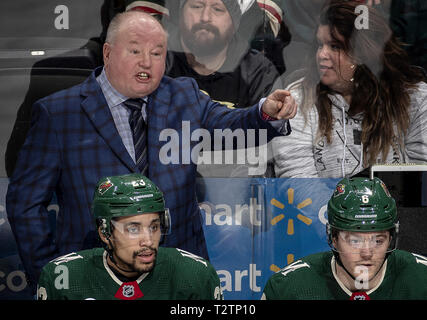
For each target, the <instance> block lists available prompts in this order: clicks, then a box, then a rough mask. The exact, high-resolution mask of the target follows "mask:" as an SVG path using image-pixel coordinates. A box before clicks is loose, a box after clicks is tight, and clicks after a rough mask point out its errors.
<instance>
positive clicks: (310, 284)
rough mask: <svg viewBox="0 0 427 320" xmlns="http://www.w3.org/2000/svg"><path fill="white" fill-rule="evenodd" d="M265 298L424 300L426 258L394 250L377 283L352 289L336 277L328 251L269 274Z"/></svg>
mask: <svg viewBox="0 0 427 320" xmlns="http://www.w3.org/2000/svg"><path fill="white" fill-rule="evenodd" d="M262 299H265V300H277V299H280V300H343V299H346V300H349V299H350V300H367V299H371V300H392V299H398V300H407V299H411V300H415V299H427V258H426V257H423V256H421V255H417V254H412V253H409V252H406V251H401V250H395V251H393V252H392V253H391V254H390V255H389V257H388V258H387V260H386V262H385V272H384V274H383V278H382V280H381V281H380V283H379V284H378V285H377V286H376V287H375V288H372V289H370V290H368V291H366V292H363V291H362V292H357V293H355V292H351V291H350V290H348V289H347V288H346V287H345V286H344V285H343V284H342V283H341V281H340V280H339V279H338V277H337V276H336V272H335V257H334V256H333V253H332V252H331V251H329V252H322V253H316V254H313V255H310V256H307V257H305V258H303V259H300V260H297V261H295V262H294V263H292V264H290V265H288V266H287V267H285V268H283V269H282V270H280V271H278V272H277V273H275V274H274V275H272V276H271V277H270V279H269V280H268V281H267V284H266V285H265V288H264V292H263V295H262Z"/></svg>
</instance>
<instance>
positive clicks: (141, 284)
mask: <svg viewBox="0 0 427 320" xmlns="http://www.w3.org/2000/svg"><path fill="white" fill-rule="evenodd" d="M92 211H93V214H94V216H95V220H96V223H97V227H98V232H99V236H100V238H101V240H102V241H103V243H104V244H105V249H104V248H94V249H89V250H84V251H79V252H75V253H74V252H73V253H70V254H67V255H65V256H62V257H59V258H56V259H55V260H53V261H51V262H49V263H48V264H47V265H46V266H45V267H44V268H43V271H42V273H41V276H40V280H39V283H38V290H37V295H38V299H43V300H44V299H55V300H57V299H70V300H83V299H97V300H98V299H100V300H110V299H123V300H134V299H152V300H153V299H162V300H166V299H168V300H169V299H170V300H175V299H203V300H210V299H222V293H221V289H220V281H219V278H218V275H217V273H216V271H215V269H214V268H213V266H212V265H211V264H210V263H209V262H208V261H206V260H204V259H203V258H201V257H198V256H195V255H194V254H191V253H189V252H186V251H183V250H180V249H176V248H165V247H159V243H160V241H161V239H162V237H163V236H165V235H166V234H167V233H168V230H169V227H170V217H169V211H168V210H167V209H166V208H165V202H164V198H163V194H162V192H161V191H160V190H159V189H158V188H157V186H155V185H154V183H153V182H151V181H150V180H149V179H148V178H146V177H145V176H142V175H140V174H128V175H123V176H113V177H106V178H104V179H101V180H100V181H99V183H98V185H97V187H96V190H95V195H94V200H93V205H92Z"/></svg>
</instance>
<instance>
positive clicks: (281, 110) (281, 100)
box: [261, 90, 298, 120]
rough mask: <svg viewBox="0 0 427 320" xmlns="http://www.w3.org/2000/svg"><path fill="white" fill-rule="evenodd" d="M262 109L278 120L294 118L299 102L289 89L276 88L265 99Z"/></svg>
mask: <svg viewBox="0 0 427 320" xmlns="http://www.w3.org/2000/svg"><path fill="white" fill-rule="evenodd" d="M261 109H262V111H263V112H264V113H266V114H268V115H269V116H270V117H272V118H275V119H277V120H282V119H292V118H293V117H295V115H296V113H297V109H298V108H297V104H296V102H295V99H294V98H293V97H292V96H291V93H290V92H289V91H287V90H275V91H274V92H273V93H271V94H270V95H269V96H268V97H267V99H266V100H265V101H264V103H263V104H262V107H261Z"/></svg>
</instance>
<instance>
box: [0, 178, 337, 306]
mask: <svg viewBox="0 0 427 320" xmlns="http://www.w3.org/2000/svg"><path fill="white" fill-rule="evenodd" d="M337 182H338V180H337V179H267V178H233V179H228V178H199V179H198V182H197V190H198V198H199V204H200V207H201V208H202V209H203V210H202V217H203V220H204V224H203V225H204V231H205V237H206V241H207V244H208V251H209V256H210V260H211V262H212V264H213V265H214V267H215V268H216V270H217V273H218V275H219V278H220V280H221V287H222V290H223V293H224V299H237V300H240V299H245V300H254V299H255V300H258V299H260V298H261V295H262V290H263V287H264V285H265V283H266V282H267V280H268V278H269V277H270V276H271V275H272V274H273V273H274V272H276V271H278V270H280V269H281V268H283V267H285V266H286V265H288V264H290V263H292V262H293V261H295V260H297V259H299V258H301V257H303V256H305V255H308V254H311V253H315V252H319V251H324V250H328V249H329V247H328V244H327V241H326V233H325V223H326V204H327V201H328V199H329V198H330V196H331V194H332V192H333V190H334V187H335V185H336V183H337ZM7 184H8V181H7V179H1V180H0V299H1V300H12V299H14V300H15V299H32V296H31V295H30V292H29V290H28V286H27V284H26V281H25V273H24V271H23V266H22V263H21V260H20V258H19V255H18V252H17V247H16V243H15V240H14V237H13V234H12V231H11V229H10V225H9V223H8V221H7V214H6V209H5V207H6V206H5V195H6V191H7ZM50 209H51V210H50V215H51V217H50V218H51V219H52V222H54V218H55V215H56V213H57V211H58V207H57V206H56V205H54V204H53V205H51V206H50Z"/></svg>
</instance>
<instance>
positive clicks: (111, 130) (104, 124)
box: [81, 70, 138, 172]
mask: <svg viewBox="0 0 427 320" xmlns="http://www.w3.org/2000/svg"><path fill="white" fill-rule="evenodd" d="M96 71H97V70H95V72H94V73H92V75H91V76H90V77H89V78H88V79H87V80H86V82H85V83H84V84H83V86H82V89H81V94H82V96H85V97H86V98H85V99H83V101H82V104H81V106H82V109H83V110H84V112H86V114H87V116H88V118H89V119H90V121H91V122H92V123H93V125H94V127H95V129H96V131H97V132H98V133H99V134H100V135H101V136H102V137H103V139H104V140H105V142H106V143H107V144H108V145H109V147H110V148H111V150H112V151H113V153H114V154H115V155H116V156H117V157H118V158H119V159H120V160H121V161H122V162H123V164H125V165H126V166H127V167H128V168H129V169H130V170H131V171H134V172H137V171H138V169H137V167H136V165H135V162H134V161H133V160H132V158H131V156H130V155H129V153H128V151H127V150H126V147H125V146H124V144H123V141H122V138H121V137H120V134H119V132H118V131H117V128H116V126H115V124H114V120H113V116H112V115H111V111H110V109H109V107H108V104H107V101H106V100H105V98H104V94H103V93H102V90H101V87H100V86H99V84H98V82H97V81H96V79H95V77H96V76H95V73H96Z"/></svg>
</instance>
